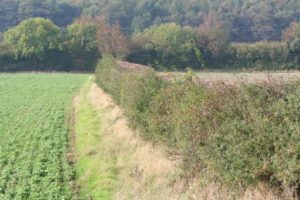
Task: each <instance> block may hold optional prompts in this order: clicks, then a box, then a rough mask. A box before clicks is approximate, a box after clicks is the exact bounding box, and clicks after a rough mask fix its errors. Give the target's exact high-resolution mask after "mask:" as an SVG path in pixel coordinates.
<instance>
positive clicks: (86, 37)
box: [67, 23, 97, 52]
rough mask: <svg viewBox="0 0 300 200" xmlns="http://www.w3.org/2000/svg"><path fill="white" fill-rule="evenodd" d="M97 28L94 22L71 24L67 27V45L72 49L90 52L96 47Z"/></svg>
mask: <svg viewBox="0 0 300 200" xmlns="http://www.w3.org/2000/svg"><path fill="white" fill-rule="evenodd" d="M96 33H97V28H96V26H95V25H94V24H85V25H81V24H78V23H74V24H71V25H70V26H68V27H67V46H68V47H69V48H70V49H71V50H72V51H87V52H92V51H95V49H97V39H96Z"/></svg>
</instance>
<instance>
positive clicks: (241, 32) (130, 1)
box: [68, 0, 300, 42]
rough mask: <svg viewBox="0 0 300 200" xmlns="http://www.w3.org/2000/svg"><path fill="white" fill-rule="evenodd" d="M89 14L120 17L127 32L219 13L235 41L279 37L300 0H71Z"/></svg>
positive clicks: (192, 22)
mask: <svg viewBox="0 0 300 200" xmlns="http://www.w3.org/2000/svg"><path fill="white" fill-rule="evenodd" d="M68 2H70V3H71V4H74V5H76V6H79V7H81V8H82V13H83V14H84V15H88V16H97V15H105V16H107V17H108V19H109V21H110V22H116V21H119V22H120V24H121V26H122V30H123V31H124V32H126V33H137V32H140V31H143V30H144V29H145V28H148V27H150V26H152V25H160V24H162V23H169V22H174V23H177V24H179V25H182V26H186V25H189V26H192V27H197V26H199V25H200V24H202V23H203V22H204V21H205V18H206V17H207V16H208V15H211V14H213V15H217V16H219V17H220V18H221V19H222V21H223V23H224V27H225V30H226V31H227V32H228V34H229V36H230V40H232V41H234V42H254V41H261V40H267V41H270V40H280V36H281V32H282V30H283V29H285V28H286V27H287V26H288V25H289V24H290V23H291V22H292V21H297V20H299V19H300V11H299V8H300V2H299V1H298V0H280V1H274V0H266V1H261V0H185V1H182V0H168V1H166V0H68Z"/></svg>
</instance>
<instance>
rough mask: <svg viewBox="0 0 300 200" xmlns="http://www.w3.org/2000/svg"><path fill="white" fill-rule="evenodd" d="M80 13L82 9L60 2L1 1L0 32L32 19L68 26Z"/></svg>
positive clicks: (57, 0)
mask: <svg viewBox="0 0 300 200" xmlns="http://www.w3.org/2000/svg"><path fill="white" fill-rule="evenodd" d="M80 13H81V12H80V8H78V7H76V6H73V5H70V4H68V3H63V2H62V1H59V0H0V32H3V31H5V30H7V29H8V28H10V27H13V26H15V25H17V24H19V23H20V22H21V21H23V20H24V19H28V18H31V17H43V18H48V19H50V20H52V21H54V22H55V24H57V25H59V26H66V25H68V24H70V23H72V21H73V19H74V18H75V17H78V16H79V15H80Z"/></svg>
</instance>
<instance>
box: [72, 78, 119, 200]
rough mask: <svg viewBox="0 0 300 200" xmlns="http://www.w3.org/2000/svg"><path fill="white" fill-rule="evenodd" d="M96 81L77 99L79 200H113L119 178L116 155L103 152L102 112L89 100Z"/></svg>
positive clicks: (76, 125) (76, 133) (76, 132)
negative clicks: (89, 94) (89, 93)
mask: <svg viewBox="0 0 300 200" xmlns="http://www.w3.org/2000/svg"><path fill="white" fill-rule="evenodd" d="M91 84H92V79H89V81H88V82H87V83H86V85H85V86H84V87H83V88H82V90H81V92H80V94H79V95H78V96H77V97H76V98H75V99H74V105H75V112H76V118H75V135H76V136H75V140H76V144H75V145H76V148H75V152H76V173H77V178H78V183H79V186H80V188H79V194H78V195H79V199H103V200H106V199H111V197H112V191H113V188H114V186H115V182H116V177H117V174H118V171H117V169H116V168H115V161H114V160H115V159H114V155H112V154H111V153H110V152H107V150H106V149H105V148H103V144H102V143H103V140H102V134H103V132H102V130H101V127H102V124H101V121H102V120H101V112H98V111H97V110H96V109H95V108H94V107H93V106H92V105H91V104H90V101H89V99H88V92H89V89H90V86H91Z"/></svg>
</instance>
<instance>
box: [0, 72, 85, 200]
mask: <svg viewBox="0 0 300 200" xmlns="http://www.w3.org/2000/svg"><path fill="white" fill-rule="evenodd" d="M87 77H88V76H87V75H74V74H0V138H1V139H0V199H3V200H6V199H7V200H8V199H20V200H21V199H22V200H24V199H71V198H72V188H71V184H70V180H71V178H72V176H73V170H72V168H71V166H70V165H69V162H68V158H67V153H68V152H69V132H68V126H67V124H66V122H67V120H66V116H67V115H66V113H67V112H68V111H71V103H72V97H73V96H74V95H75V93H76V91H77V90H78V89H79V88H80V86H81V85H83V83H84V82H85V81H86V80H87Z"/></svg>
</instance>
